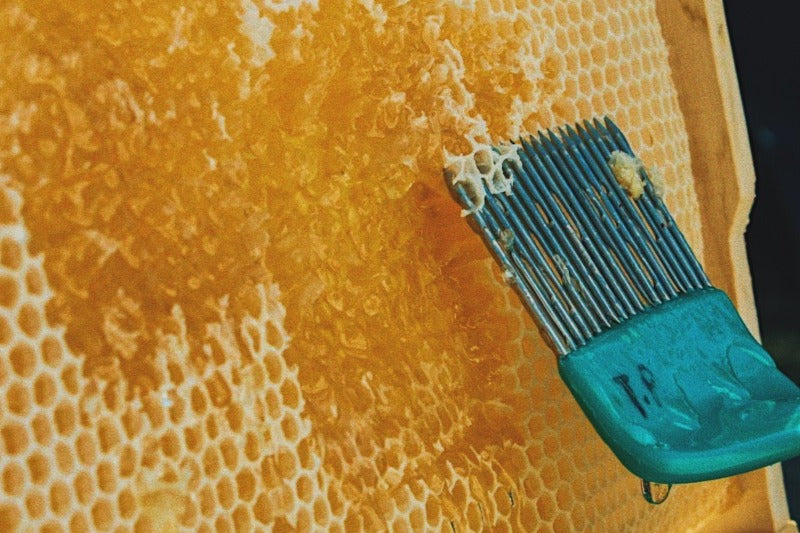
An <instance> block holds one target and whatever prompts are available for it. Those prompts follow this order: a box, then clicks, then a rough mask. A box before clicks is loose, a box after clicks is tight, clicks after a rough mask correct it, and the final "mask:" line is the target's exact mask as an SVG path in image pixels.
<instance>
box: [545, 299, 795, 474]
mask: <svg viewBox="0 0 800 533" xmlns="http://www.w3.org/2000/svg"><path fill="white" fill-rule="evenodd" d="M559 372H560V374H561V377H562V379H563V380H564V382H565V383H566V384H567V386H568V387H569V389H570V390H571V391H572V394H573V396H574V397H575V399H576V400H577V401H578V403H579V404H580V406H581V408H582V409H583V411H584V412H585V413H586V416H587V417H588V418H589V420H590V421H591V422H592V424H593V425H594V427H595V429H596V430H597V432H598V433H599V434H600V436H601V437H602V438H603V440H604V441H605V442H606V443H607V444H608V446H609V447H610V448H611V449H612V451H613V452H614V453H615V454H616V456H617V457H618V458H619V460H620V461H621V462H622V464H623V465H625V467H627V468H628V469H629V470H630V471H631V472H633V473H634V474H636V475H637V476H639V477H641V478H642V479H645V480H648V481H653V482H659V483H688V482H694V481H704V480H708V479H715V478H720V477H726V476H731V475H735V474H739V473H742V472H746V471H749V470H753V469H756V468H760V467H762V466H766V465H769V464H772V463H776V462H778V461H783V460H785V459H789V458H791V457H793V456H795V455H798V454H800V389H798V387H797V386H795V384H794V383H793V382H792V381H791V380H789V378H787V377H786V376H784V375H783V374H782V373H781V372H780V371H779V370H778V369H777V368H775V363H774V362H773V360H772V358H771V357H770V356H769V354H768V353H767V352H766V351H764V349H763V348H762V347H761V346H760V345H759V344H758V343H757V342H756V341H755V339H753V337H752V335H750V333H749V331H748V330H747V328H746V326H745V325H744V323H743V322H742V320H741V318H740V317H739V315H738V313H737V312H736V309H735V308H734V306H733V304H732V303H731V301H730V299H729V298H728V297H727V296H726V295H725V293H723V292H722V291H719V290H717V289H713V288H708V289H702V290H698V291H695V292H692V293H689V294H686V295H683V296H680V297H678V298H676V299H675V300H671V301H669V302H667V303H664V304H661V305H658V306H656V307H653V308H650V309H648V310H646V311H644V312H643V313H641V314H639V315H636V316H634V317H633V318H631V319H629V320H628V321H626V322H625V323H623V324H621V325H619V326H616V327H614V328H612V329H610V330H608V331H606V332H604V333H602V334H600V335H598V336H597V337H595V338H593V339H592V340H591V341H589V343H587V344H586V345H585V346H583V347H582V348H580V349H578V350H575V351H573V352H571V353H569V354H568V355H565V356H563V357H561V358H560V359H559Z"/></svg>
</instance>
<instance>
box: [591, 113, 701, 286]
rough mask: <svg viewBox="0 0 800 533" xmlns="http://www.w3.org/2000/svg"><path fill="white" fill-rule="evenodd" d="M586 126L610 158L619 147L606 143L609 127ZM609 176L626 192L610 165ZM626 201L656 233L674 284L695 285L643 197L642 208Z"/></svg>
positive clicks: (597, 151)
mask: <svg viewBox="0 0 800 533" xmlns="http://www.w3.org/2000/svg"><path fill="white" fill-rule="evenodd" d="M584 127H585V128H586V131H587V132H588V137H587V142H588V144H589V145H590V146H592V147H593V148H594V157H595V158H596V159H597V160H600V161H608V158H609V157H610V156H611V153H612V152H613V151H614V150H615V149H620V148H621V147H618V146H616V145H614V144H613V143H612V144H611V145H610V146H609V144H607V143H608V142H610V141H611V138H610V135H609V133H608V131H607V130H606V129H605V128H603V127H602V125H601V124H600V123H599V122H598V121H595V122H594V123H593V124H591V123H589V122H588V121H586V122H584ZM622 151H624V152H626V153H629V154H630V153H631V152H630V148H628V150H625V149H624V148H623V149H622ZM604 175H605V178H606V180H607V181H608V182H609V183H610V184H611V186H612V187H613V188H614V189H615V190H616V194H617V195H618V196H621V195H624V193H623V192H622V191H620V190H619V188H618V187H616V186H614V185H613V184H614V183H616V178H615V177H614V175H613V174H612V172H611V169H608V170H607V171H605V173H604ZM650 188H651V185H650V184H648V186H647V187H645V193H649V192H650V191H649V189H650ZM623 205H624V206H625V207H626V209H627V210H628V212H629V213H630V215H631V216H632V217H634V218H635V219H636V220H639V221H640V222H643V223H646V224H647V226H648V227H649V228H650V229H651V230H652V232H653V235H654V236H655V239H656V240H655V241H653V242H654V246H655V249H656V250H657V251H658V254H659V257H660V258H661V261H662V264H663V265H664V266H665V267H666V268H667V270H668V272H669V273H670V277H671V278H672V281H673V283H674V284H675V286H676V288H677V289H678V291H679V292H686V291H688V290H690V289H692V288H693V287H694V283H693V282H692V280H691V277H690V276H689V274H688V272H687V269H686V267H685V265H682V261H681V259H680V257H679V256H678V255H676V254H675V251H674V250H673V249H671V247H670V246H669V242H670V237H669V234H666V233H665V232H664V231H663V230H664V228H663V226H662V225H661V224H659V223H658V222H657V220H654V213H653V212H651V211H648V210H646V209H642V206H643V204H642V201H641V198H640V201H639V203H638V207H639V209H638V210H637V206H635V205H634V204H633V202H632V201H626V202H623ZM659 216H660V217H661V219H662V220H664V218H663V216H661V215H657V214H656V215H655V218H659Z"/></svg>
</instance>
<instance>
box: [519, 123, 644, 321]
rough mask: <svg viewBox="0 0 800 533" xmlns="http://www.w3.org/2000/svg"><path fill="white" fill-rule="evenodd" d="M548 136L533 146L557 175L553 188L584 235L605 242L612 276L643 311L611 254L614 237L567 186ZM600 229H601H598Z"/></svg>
mask: <svg viewBox="0 0 800 533" xmlns="http://www.w3.org/2000/svg"><path fill="white" fill-rule="evenodd" d="M546 140H547V139H546V137H545V136H544V135H543V134H541V133H540V135H539V140H536V141H535V143H534V144H533V146H537V147H538V148H537V152H538V153H539V154H540V155H541V156H543V157H542V159H543V161H544V162H546V163H548V169H549V171H550V172H551V173H552V174H554V175H556V176H557V178H558V179H556V180H553V181H555V183H554V184H553V185H551V187H554V188H553V190H558V191H559V193H560V197H561V199H562V200H563V201H564V204H565V207H566V208H567V210H568V211H569V213H570V216H571V218H572V220H574V221H575V224H576V226H578V228H579V230H580V231H581V233H583V234H584V236H588V239H589V240H595V241H602V242H603V243H605V246H601V247H599V250H600V252H601V253H602V254H603V255H604V256H605V262H606V264H607V265H608V266H609V269H608V272H610V273H611V276H609V277H612V278H613V279H614V280H615V283H616V284H617V286H619V287H620V288H621V289H622V290H623V294H624V295H625V298H626V301H627V302H628V303H629V304H630V305H632V306H633V307H634V309H635V311H634V312H637V311H641V310H643V309H644V304H643V303H642V301H641V299H640V297H639V293H638V292H637V291H636V290H635V289H634V287H633V286H632V285H631V284H630V282H629V280H628V278H627V277H626V275H625V273H624V272H622V270H621V268H620V264H619V262H618V261H617V259H616V258H615V257H614V256H612V255H611V252H610V250H609V248H612V247H613V246H614V243H613V242H612V239H611V238H610V237H609V236H608V234H607V232H606V231H605V228H604V227H603V226H600V227H599V228H598V227H595V226H594V225H592V224H591V223H590V222H589V220H588V217H587V215H586V212H585V209H584V206H583V204H582V203H581V202H579V201H578V200H577V198H575V195H574V194H572V191H571V190H570V188H569V187H568V186H566V180H567V178H566V176H564V173H563V172H562V171H561V169H559V168H558V166H557V165H556V164H555V162H554V161H553V158H552V155H551V154H553V153H555V151H556V148H555V147H553V146H552V145H551V146H549V147H548V146H546V145H544V144H543V143H544V142H545V141H546ZM598 229H599V230H600V231H598Z"/></svg>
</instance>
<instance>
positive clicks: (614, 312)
mask: <svg viewBox="0 0 800 533" xmlns="http://www.w3.org/2000/svg"><path fill="white" fill-rule="evenodd" d="M523 159H524V163H523V165H522V166H519V165H515V166H516V167H517V168H514V167H513V166H512V163H511V162H508V161H507V162H506V163H505V164H504V166H503V170H504V171H506V172H507V173H509V174H512V175H514V177H515V179H516V181H517V186H516V189H515V191H514V194H512V195H510V196H508V197H505V196H501V197H500V198H501V202H503V205H504V206H505V207H506V208H507V210H508V211H509V212H515V213H518V214H519V215H520V216H521V217H522V219H523V221H524V222H525V229H526V231H525V232H524V233H523V236H524V237H525V238H530V237H529V236H528V233H535V234H537V235H539V236H540V238H539V242H540V243H541V244H542V247H543V248H544V251H545V253H546V254H547V255H549V256H550V257H555V256H559V257H562V258H565V259H566V260H565V265H566V268H567V271H568V273H569V275H570V276H571V277H572V279H575V280H576V281H577V282H578V283H579V286H578V289H579V291H580V292H581V294H583V295H584V296H585V298H586V300H588V302H589V304H590V306H591V308H592V309H593V312H594V316H593V317H591V318H593V319H594V318H595V317H596V318H597V320H599V321H600V322H601V323H602V325H603V326H610V325H611V323H610V321H615V322H618V321H619V318H618V314H619V311H620V310H621V308H620V304H619V303H617V302H616V301H615V302H614V305H612V303H611V302H609V300H608V298H607V296H606V294H604V292H603V291H602V290H601V288H600V287H599V286H598V285H597V280H598V279H599V281H600V282H604V280H603V279H602V277H600V276H599V272H598V270H597V265H595V263H594V261H592V259H591V257H590V256H589V254H588V252H587V251H586V250H585V249H584V248H583V247H582V246H581V242H580V240H579V239H578V237H577V235H575V233H574V230H573V231H572V232H571V237H572V238H569V237H567V235H566V234H565V233H564V229H563V228H562V226H560V225H558V224H553V223H552V222H550V223H548V222H546V221H545V220H544V218H543V217H542V214H541V213H540V212H539V209H538V208H537V207H536V206H537V205H539V206H541V209H542V210H543V211H545V213H546V214H547V215H548V217H549V218H550V220H551V221H552V220H553V217H552V216H551V215H550V214H549V211H550V210H549V208H548V207H547V206H546V205H544V202H543V200H542V199H541V198H540V197H539V195H538V191H537V190H536V187H535V186H533V183H531V181H532V180H531V178H530V176H529V174H528V170H526V169H525V168H524V165H525V164H527V165H530V162H529V161H527V154H525V153H524V152H522V153H521V154H520V162H521V163H522V162H523ZM531 170H532V169H531ZM528 189H531V191H530V192H531V194H532V196H533V197H535V198H536V201H534V199H533V198H532V197H531V195H529V191H528ZM506 204H513V205H511V206H509V205H506ZM527 206H530V207H527ZM567 227H568V229H570V230H572V228H571V227H569V226H567ZM576 246H577V247H578V248H580V252H582V253H579V251H577V250H576V249H575V248H576ZM587 268H590V269H591V270H592V272H590V271H589V270H588V269H587ZM576 271H577V272H576ZM604 286H605V289H606V291H607V292H608V293H609V294H611V288H610V287H608V284H604ZM579 301H582V299H580V298H579ZM592 322H593V323H594V320H592Z"/></svg>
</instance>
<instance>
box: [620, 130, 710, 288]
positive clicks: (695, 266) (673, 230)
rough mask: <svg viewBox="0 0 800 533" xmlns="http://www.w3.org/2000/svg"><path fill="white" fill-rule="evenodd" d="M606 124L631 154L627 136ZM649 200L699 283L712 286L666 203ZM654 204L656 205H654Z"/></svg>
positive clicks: (652, 208)
mask: <svg viewBox="0 0 800 533" xmlns="http://www.w3.org/2000/svg"><path fill="white" fill-rule="evenodd" d="M605 122H606V126H607V127H608V130H607V131H609V132H610V133H611V136H612V138H613V139H614V140H615V141H616V142H617V144H619V145H621V147H622V148H623V149H624V150H626V151H627V152H628V153H630V152H631V147H630V145H629V144H628V141H627V140H626V139H625V136H624V135H622V132H621V131H620V130H619V128H618V127H617V125H616V124H614V122H613V121H612V120H611V119H609V118H606V119H605ZM651 196H652V197H651ZM648 198H649V199H650V200H651V202H647V203H645V205H646V206H647V208H648V209H649V210H651V211H659V212H661V214H662V215H663V216H664V217H665V218H666V219H667V220H668V221H669V222H670V225H669V226H670V227H669V231H670V234H671V235H672V237H673V238H674V239H675V241H676V243H675V244H676V245H677V248H678V249H679V250H680V251H681V252H683V257H684V258H686V260H687V262H688V263H689V266H690V268H691V271H692V272H693V273H694V274H695V275H696V276H697V278H698V279H699V281H700V283H701V287H707V286H709V285H711V281H710V280H709V279H708V276H706V273H705V271H704V270H703V267H702V265H701V264H700V262H699V261H698V260H697V256H695V255H694V252H692V249H691V247H690V246H689V243H687V242H686V238H685V237H684V235H683V233H681V231H680V230H679V229H678V227H677V224H675V221H674V220H673V218H672V215H671V214H670V213H669V210H667V208H666V207H665V206H664V203H663V202H662V201H661V199H660V198H658V197H657V196H655V195H648ZM653 203H654V204H655V205H652V204H653ZM698 288H699V287H698Z"/></svg>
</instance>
